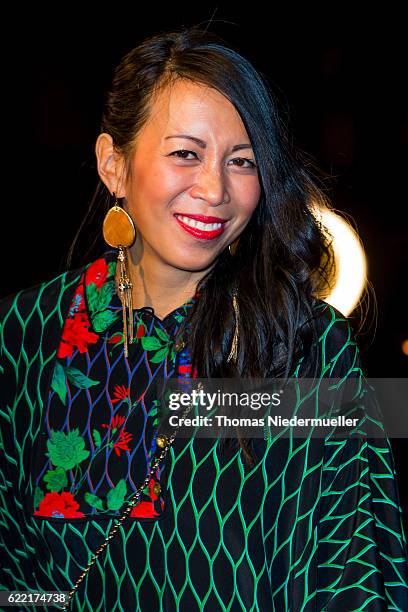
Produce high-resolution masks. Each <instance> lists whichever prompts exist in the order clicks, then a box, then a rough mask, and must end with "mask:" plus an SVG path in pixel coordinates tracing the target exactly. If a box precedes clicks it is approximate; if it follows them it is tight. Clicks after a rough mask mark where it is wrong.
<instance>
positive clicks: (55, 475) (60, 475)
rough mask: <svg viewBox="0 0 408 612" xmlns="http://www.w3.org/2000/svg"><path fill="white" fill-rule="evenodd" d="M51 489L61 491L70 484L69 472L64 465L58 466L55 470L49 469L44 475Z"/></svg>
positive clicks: (48, 487)
mask: <svg viewBox="0 0 408 612" xmlns="http://www.w3.org/2000/svg"><path fill="white" fill-rule="evenodd" d="M44 480H45V482H46V483H47V489H48V490H49V491H55V492H58V491H61V489H63V488H64V487H66V486H67V484H68V478H67V473H66V471H65V470H64V468H62V467H57V469H55V470H48V472H46V474H45V476H44Z"/></svg>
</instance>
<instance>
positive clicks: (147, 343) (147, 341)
mask: <svg viewBox="0 0 408 612" xmlns="http://www.w3.org/2000/svg"><path fill="white" fill-rule="evenodd" d="M141 341H142V347H143V349H144V350H145V351H157V349H161V348H162V347H163V345H162V343H161V342H160V340H159V339H158V338H155V337H154V336H153V337H152V336H142V337H141Z"/></svg>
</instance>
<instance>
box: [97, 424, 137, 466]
mask: <svg viewBox="0 0 408 612" xmlns="http://www.w3.org/2000/svg"><path fill="white" fill-rule="evenodd" d="M124 421H125V417H121V416H119V415H116V416H114V417H113V419H112V421H111V423H110V425H107V424H106V423H102V425H101V427H106V428H107V429H109V430H110V431H111V433H112V435H113V434H115V433H116V431H117V430H118V429H120V428H121V427H122V425H123V423H124ZM132 438H133V436H132V434H131V433H128V432H126V431H125V430H124V429H121V430H120V432H119V438H118V440H117V441H116V442H114V443H112V442H111V443H110V446H111V445H112V444H113V449H114V451H115V453H116V454H117V456H118V457H120V451H121V450H124V451H130V448H129V446H128V442H130V441H131V439H132Z"/></svg>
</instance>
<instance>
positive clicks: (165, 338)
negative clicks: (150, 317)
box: [154, 327, 169, 343]
mask: <svg viewBox="0 0 408 612" xmlns="http://www.w3.org/2000/svg"><path fill="white" fill-rule="evenodd" d="M154 331H155V332H156V334H157V335H158V336H159V338H161V339H162V340H163V341H164V342H166V343H167V342H169V337H168V335H167V334H166V332H165V331H163V330H162V329H160V327H155V328H154Z"/></svg>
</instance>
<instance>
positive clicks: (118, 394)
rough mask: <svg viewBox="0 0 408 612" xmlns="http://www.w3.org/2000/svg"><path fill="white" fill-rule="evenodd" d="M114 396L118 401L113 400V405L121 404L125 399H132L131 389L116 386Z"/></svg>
mask: <svg viewBox="0 0 408 612" xmlns="http://www.w3.org/2000/svg"><path fill="white" fill-rule="evenodd" d="M113 395H114V396H115V398H116V399H113V400H111V402H112V404H115V403H116V402H121V401H122V400H124V399H127V398H129V399H130V387H125V386H124V385H116V386H115V390H114V392H113Z"/></svg>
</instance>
